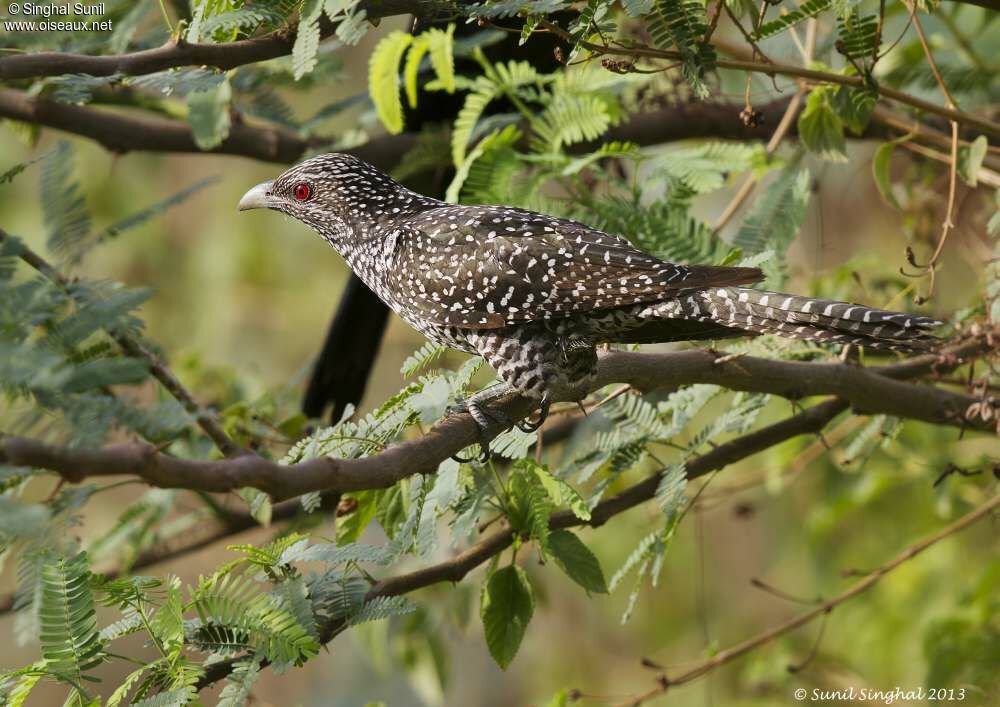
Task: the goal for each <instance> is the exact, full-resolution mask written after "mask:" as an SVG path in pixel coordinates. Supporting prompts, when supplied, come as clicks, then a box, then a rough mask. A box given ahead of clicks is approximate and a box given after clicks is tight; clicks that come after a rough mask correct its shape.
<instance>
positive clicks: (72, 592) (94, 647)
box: [38, 552, 104, 685]
mask: <svg viewBox="0 0 1000 707" xmlns="http://www.w3.org/2000/svg"><path fill="white" fill-rule="evenodd" d="M41 581H42V594H41V605H40V606H39V611H38V613H39V617H40V618H41V635H40V637H39V638H40V640H41V644H42V657H44V658H45V660H46V661H47V662H48V667H49V669H50V670H51V671H52V672H53V673H56V674H57V675H59V676H61V677H62V678H63V679H65V680H67V681H69V682H70V683H71V684H76V685H79V684H80V681H81V679H82V677H83V673H84V672H85V671H87V670H89V669H90V668H93V667H94V666H96V665H98V664H99V663H100V662H101V661H102V660H103V658H104V656H103V644H102V642H101V639H100V635H99V634H98V631H97V614H96V612H95V609H94V596H93V594H92V593H91V590H90V567H89V564H88V562H87V555H86V553H83V552H81V553H79V554H77V555H76V556H74V557H72V558H68V559H67V558H66V557H62V556H60V555H56V554H54V553H50V554H49V555H48V556H47V557H46V558H45V560H44V561H43V563H42V567H41Z"/></svg>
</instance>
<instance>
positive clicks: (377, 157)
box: [0, 89, 787, 170]
mask: <svg viewBox="0 0 1000 707" xmlns="http://www.w3.org/2000/svg"><path fill="white" fill-rule="evenodd" d="M786 105H787V101H786V100H784V99H779V100H776V101H773V102H772V103H769V104H766V105H763V106H760V107H759V111H760V112H761V114H762V115H763V116H764V118H765V122H767V121H769V120H772V119H773V121H775V122H777V120H778V119H779V118H780V116H781V114H782V113H783V112H784V110H785V107H786ZM739 112H740V106H738V105H735V104H730V103H689V104H680V105H674V106H671V107H669V108H666V109H663V110H659V111H653V112H651V113H644V114H638V115H636V116H633V117H632V119H631V120H629V121H627V122H626V123H623V124H622V125H620V126H618V127H616V128H612V129H611V130H610V131H609V132H608V134H607V135H606V139H608V140H628V141H631V142H635V143H638V144H640V145H652V144H659V143H663V142H671V141H674V140H686V139H692V138H700V137H715V138H728V139H733V140H740V139H744V140H745V139H752V138H753V137H754V136H755V131H753V130H750V129H748V128H746V127H744V126H743V125H741V124H740V122H739V120H738V118H737V116H738V115H739ZM0 117H3V118H10V119H12V120H20V121H22V122H27V123H33V124H36V125H41V126H43V127H49V128H55V129H56V130H63V131H65V132H68V133H72V134H74V135H79V136H81V137H86V138H89V139H91V140H94V141H95V142H97V143H98V144H100V145H102V146H103V147H105V148H106V149H108V150H110V151H112V152H118V153H123V152H132V151H147V152H184V153H188V152H192V153H201V152H206V153H207V154H225V155H238V156H241V157H251V158H253V159H258V160H264V161H268V162H280V163H283V164H287V163H290V162H294V161H295V160H297V159H299V158H300V157H301V156H302V155H303V153H305V151H306V150H307V149H309V148H310V147H319V146H322V145H323V144H325V143H326V141H325V140H322V139H310V138H305V137H302V136H301V135H299V134H298V133H296V132H294V131H292V130H289V129H287V128H281V127H273V126H269V127H262V126H253V125H248V124H246V123H237V124H235V125H233V126H232V129H231V130H230V133H229V137H227V138H226V139H225V140H224V141H223V142H222V143H221V144H220V145H218V146H217V147H215V148H213V149H211V150H208V151H202V150H200V149H199V148H198V146H197V145H196V144H195V141H194V135H193V134H192V132H191V128H190V126H189V125H188V124H187V123H185V122H182V121H179V120H170V119H168V118H163V117H160V116H153V115H149V114H146V113H136V112H123V111H113V110H105V109H100V108H93V107H87V106H77V105H69V104H65V103H59V102H56V101H53V100H49V99H46V98H43V97H38V96H30V95H28V94H27V93H24V92H22V91H15V90H12V89H0ZM416 141H417V136H416V135H415V134H412V133H404V134H402V135H392V136H384V137H379V138H377V139H375V140H372V141H371V142H369V143H367V144H365V145H361V146H359V147H357V148H354V149H352V150H348V151H349V152H351V153H352V154H354V155H356V156H357V157H360V158H361V159H363V160H365V161H366V162H369V163H371V164H373V165H375V166H376V167H379V168H380V169H383V170H387V169H390V168H392V167H394V166H395V165H396V163H397V162H398V161H399V158H400V157H401V156H402V155H403V154H404V153H405V152H406V151H407V150H409V149H410V148H411V147H413V146H414V145H415V144H416ZM577 147H578V148H579V149H580V150H584V149H587V147H593V145H590V146H577Z"/></svg>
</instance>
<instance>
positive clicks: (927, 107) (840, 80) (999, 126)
mask: <svg viewBox="0 0 1000 707" xmlns="http://www.w3.org/2000/svg"><path fill="white" fill-rule="evenodd" d="M539 26H540V27H542V28H544V29H546V30H548V31H550V32H552V33H554V34H557V35H559V36H561V37H563V38H569V33H568V32H566V31H565V30H563V29H562V28H561V27H558V26H557V25H554V24H552V23H550V22H545V21H543V22H539ZM580 45H581V46H583V47H584V48H585V49H587V50H589V51H592V52H594V53H595V54H598V55H600V54H613V55H616V56H628V57H638V56H645V57H652V58H657V59H668V60H670V61H678V60H683V57H682V56H681V55H680V53H679V52H677V51H675V50H670V49H656V48H654V47H646V46H636V47H615V46H602V45H599V44H593V43H592V42H581V43H580ZM715 65H716V66H717V67H719V68H720V69H735V70H738V71H751V72H755V73H761V74H767V75H768V76H775V75H780V76H790V77H793V78H799V79H805V80H806V81H811V82H813V83H821V84H824V83H828V84H836V85H840V86H851V87H855V88H870V86H868V85H867V84H866V83H865V79H864V77H862V76H856V75H855V76H846V75H844V74H834V73H830V72H827V71H819V70H816V69H809V68H806V67H802V66H795V65H792V64H784V63H779V62H772V63H770V64H767V63H762V62H757V61H752V60H744V59H718V60H717V61H716V62H715ZM878 93H879V94H880V95H881V96H883V97H884V98H888V99H891V100H893V101H896V102H897V103H903V104H905V105H908V106H911V107H913V108H917V109H919V110H922V111H925V112H927V113H931V114H933V115H938V116H941V117H942V118H946V119H947V120H954V121H958V122H959V123H961V124H963V125H967V126H971V127H976V128H978V129H980V130H983V131H985V132H987V133H989V134H991V135H994V136H998V137H1000V123H996V122H994V121H992V120H990V119H989V118H986V117H984V116H980V115H975V114H972V113H967V112H965V111H961V110H958V109H957V108H953V107H950V106H941V105H938V104H937V103H933V102H931V101H928V100H924V99H923V98H918V97H917V96H912V95H910V94H907V93H904V92H903V91H900V90H898V89H894V88H892V87H891V86H886V85H884V84H879V86H878Z"/></svg>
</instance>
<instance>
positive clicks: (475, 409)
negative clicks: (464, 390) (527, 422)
mask: <svg viewBox="0 0 1000 707" xmlns="http://www.w3.org/2000/svg"><path fill="white" fill-rule="evenodd" d="M447 412H448V413H449V414H459V413H463V412H467V413H469V415H471V416H472V419H473V421H474V422H475V423H476V428H477V430H478V431H479V447H480V449H481V450H482V451H481V452H480V454H479V456H478V457H461V456H459V455H457V454H454V455H452V457H451V458H452V459H454V460H455V461H457V462H458V463H459V464H468V463H469V462H473V461H479V462H480V463H483V464H485V463H486V462H488V461H489V460H490V457H491V456H492V454H491V452H490V440H489V438H488V437H487V436H486V433H487V431H488V430H489V428H490V427H491V426H492V425H491V423H494V422H499V423H500V424H501V425H503V426H504V427H507V428H510V427H512V426H513V425H514V422H513V421H512V420H511V419H510V417H508V416H507V414H506V413H505V412H503V411H502V410H492V409H488V408H486V407H485V406H483V405H480V404H479V402H478V401H476V400H474V399H472V398H470V399H468V400H463V401H461V402H460V403H458V404H456V405H452V406H449V407H448V410H447Z"/></svg>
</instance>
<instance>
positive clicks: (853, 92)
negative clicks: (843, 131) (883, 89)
mask: <svg viewBox="0 0 1000 707" xmlns="http://www.w3.org/2000/svg"><path fill="white" fill-rule="evenodd" d="M877 102H878V91H877V90H874V89H872V88H870V87H868V86H864V87H861V88H857V87H853V86H840V87H838V88H837V89H836V91H835V92H834V94H833V99H832V101H831V105H832V106H833V109H834V110H835V111H836V112H837V115H838V117H840V119H841V120H842V121H844V125H846V126H847V127H848V128H849V129H850V131H851V132H853V133H854V134H855V135H861V134H862V133H863V132H864V131H865V128H866V127H868V123H869V122H870V121H871V117H872V111H874V110H875V104H876V103H877Z"/></svg>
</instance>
